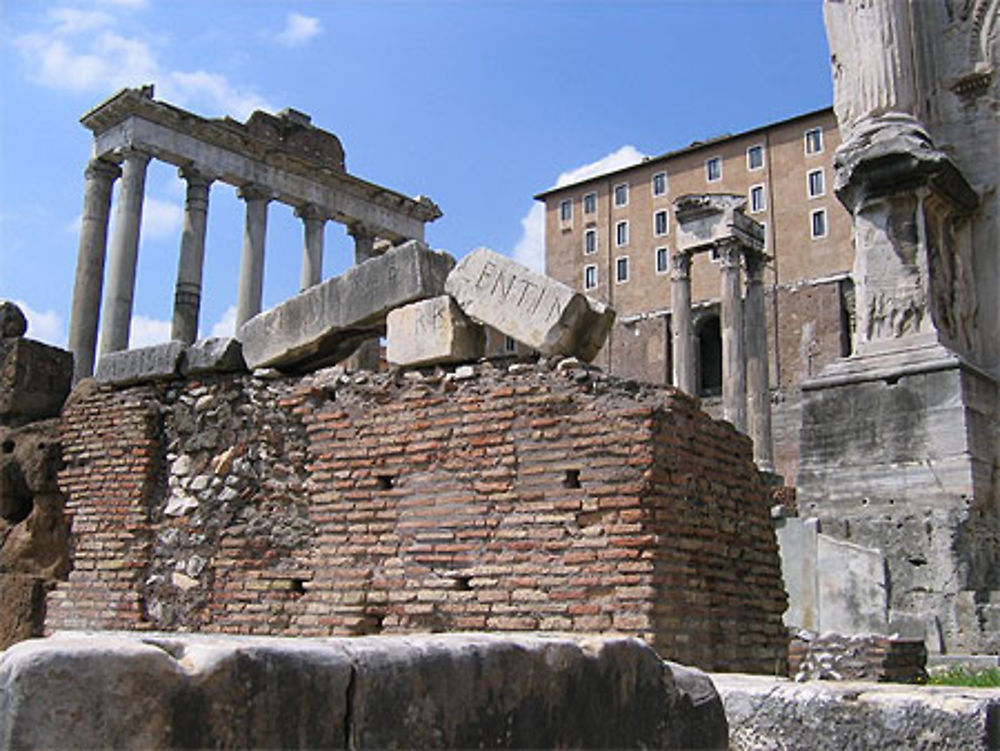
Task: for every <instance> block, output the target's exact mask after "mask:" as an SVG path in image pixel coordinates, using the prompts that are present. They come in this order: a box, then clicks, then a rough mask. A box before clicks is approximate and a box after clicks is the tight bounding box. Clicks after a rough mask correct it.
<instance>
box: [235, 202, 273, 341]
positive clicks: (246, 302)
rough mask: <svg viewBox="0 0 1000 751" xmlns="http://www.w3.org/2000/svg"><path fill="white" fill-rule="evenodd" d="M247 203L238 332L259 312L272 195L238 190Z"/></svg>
mask: <svg viewBox="0 0 1000 751" xmlns="http://www.w3.org/2000/svg"><path fill="white" fill-rule="evenodd" d="M237 195H238V196H239V197H240V198H242V199H243V200H244V201H246V204H247V213H246V223H245V224H244V227H243V256H242V258H241V259H240V286H239V291H238V292H237V297H236V331H237V332H238V331H239V329H240V326H242V325H243V324H244V323H246V322H247V321H248V320H250V319H251V318H253V317H254V316H255V315H257V314H258V313H260V308H261V301H262V299H263V290H264V237H265V235H266V234H267V204H268V202H269V201H270V200H271V192H270V191H268V190H265V189H264V188H261V187H259V186H255V185H247V186H244V187H242V188H240V189H239V191H238V192H237Z"/></svg>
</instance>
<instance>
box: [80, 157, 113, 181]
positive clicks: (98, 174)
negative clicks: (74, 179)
mask: <svg viewBox="0 0 1000 751" xmlns="http://www.w3.org/2000/svg"><path fill="white" fill-rule="evenodd" d="M121 174H122V168H121V167H119V166H118V165H117V164H115V163H114V162H109V161H108V160H107V159H102V158H101V157H97V158H95V159H91V160H90V161H89V162H87V168H86V169H85V170H84V171H83V175H84V177H86V178H87V179H88V180H98V179H103V180H107V181H108V182H113V181H114V180H116V179H117V178H119V177H121Z"/></svg>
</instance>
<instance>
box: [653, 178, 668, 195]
mask: <svg viewBox="0 0 1000 751" xmlns="http://www.w3.org/2000/svg"><path fill="white" fill-rule="evenodd" d="M666 192H667V173H666V172H657V173H656V174H655V175H653V195H654V196H662V195H664V194H665V193H666Z"/></svg>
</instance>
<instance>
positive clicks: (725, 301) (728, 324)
mask: <svg viewBox="0 0 1000 751" xmlns="http://www.w3.org/2000/svg"><path fill="white" fill-rule="evenodd" d="M718 248H719V257H720V259H721V261H722V274H721V278H722V284H721V289H720V297H721V298H722V305H721V307H722V320H721V324H722V408H723V415H724V417H725V419H727V420H729V422H731V423H732V424H733V426H734V427H735V428H736V429H737V430H739V431H740V432H741V433H745V432H746V430H747V382H746V356H745V353H744V349H743V297H742V295H741V293H740V260H741V256H742V255H743V249H742V248H741V247H740V243H739V241H737V240H723V241H721V242H719V243H718Z"/></svg>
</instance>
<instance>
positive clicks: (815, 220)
mask: <svg viewBox="0 0 1000 751" xmlns="http://www.w3.org/2000/svg"><path fill="white" fill-rule="evenodd" d="M809 223H810V229H811V230H812V232H811V235H812V237H813V239H816V238H819V237H826V209H816V210H815V211H813V212H811V213H810V214H809Z"/></svg>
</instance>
